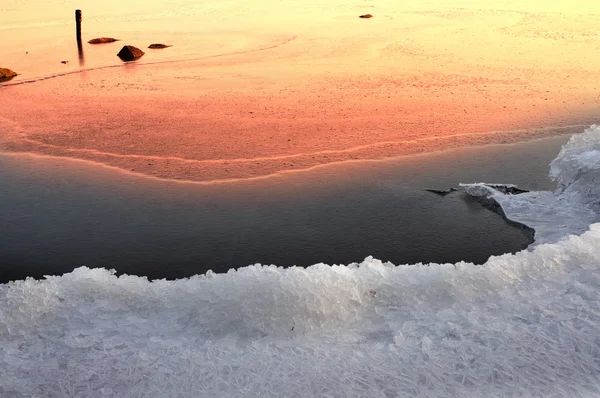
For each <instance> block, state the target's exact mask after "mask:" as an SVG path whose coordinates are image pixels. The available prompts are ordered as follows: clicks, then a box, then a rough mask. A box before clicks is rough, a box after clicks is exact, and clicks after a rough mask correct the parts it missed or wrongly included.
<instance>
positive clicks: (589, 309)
mask: <svg viewBox="0 0 600 398" xmlns="http://www.w3.org/2000/svg"><path fill="white" fill-rule="evenodd" d="M584 134H585V135H586V137H589V140H590V141H589V142H588V143H591V144H589V145H588V144H581V145H580V143H581V142H582V141H585V140H582V139H581V138H582V137H579V138H575V139H573V140H571V141H570V142H569V143H568V144H567V145H566V146H565V148H564V149H563V151H561V155H559V157H558V158H557V160H555V161H554V162H553V175H555V176H556V178H557V179H558V180H559V185H560V187H559V189H558V190H557V191H556V192H555V193H530V194H526V195H528V196H526V198H528V200H527V201H525V200H522V199H520V198H521V197H522V196H523V195H516V196H510V195H506V198H508V199H507V202H506V203H509V204H510V203H512V202H511V201H514V200H519V201H521V202H520V203H524V205H522V207H521V208H520V211H521V214H523V215H526V213H527V211H530V212H535V211H537V209H539V208H544V207H547V206H549V205H548V203H554V204H556V203H559V204H561V205H562V206H563V207H564V208H563V207H560V206H559V205H558V204H556V207H555V209H556V211H562V212H564V214H570V216H569V217H571V218H568V217H567V218H566V219H568V220H575V218H576V216H577V214H578V213H577V212H578V211H579V210H578V209H585V210H586V211H585V212H584V213H583V214H582V219H581V220H579V221H580V222H581V224H578V226H577V228H583V225H584V224H585V223H586V222H588V221H589V218H586V217H588V216H591V214H592V213H593V212H594V209H595V206H597V200H598V197H597V196H596V198H594V197H593V195H594V192H596V191H594V187H586V186H585V185H586V183H587V182H591V183H593V182H594V181H595V180H594V177H593V176H592V175H591V174H594V173H595V172H596V171H595V170H596V169H595V168H594V167H595V165H596V164H597V163H596V162H595V160H594V159H593V155H592V154H593V151H594V150H595V149H589V148H590V147H593V146H594V145H596V144H595V143H596V142H598V141H597V136H598V134H600V130H599V129H598V128H596V127H592V128H591V129H589V130H587V131H586V133H584ZM594 137H596V138H594ZM583 138H585V137H583ZM586 139H587V138H586ZM569 148H571V149H572V151H571V150H570V149H569ZM584 159H585V160H584ZM575 169H578V170H575ZM555 170H556V171H555ZM586 181H587V182H586ZM467 189H468V190H471V191H477V190H480V193H481V192H483V194H489V193H492V194H493V195H494V197H495V198H496V197H497V194H496V193H494V192H491V191H487V193H486V192H485V191H486V190H489V188H488V187H486V186H485V185H484V184H474V185H472V186H470V187H467ZM535 195H537V196H535ZM561 197H565V198H567V199H565V200H564V201H563V202H560V201H559V199H560V198H561ZM501 198H502V197H501ZM536 198H537V200H538V201H539V202H540V205H536ZM552 200H554V202H552ZM501 204H502V205H503V206H505V203H502V202H501ZM534 205H535V206H534ZM527 206H530V207H527ZM569 206H575V207H576V208H577V209H576V210H571V209H570V208H569ZM505 208H506V209H507V214H510V212H511V211H512V210H511V208H509V207H505ZM515 208H517V207H515ZM588 211H589V212H591V213H588ZM550 215H552V214H550ZM550 215H549V216H548V218H547V219H546V220H545V222H546V224H545V225H547V226H548V229H550V226H551V225H552V223H553V222H557V220H558V221H560V222H561V223H562V222H564V219H563V218H551V217H550ZM530 217H531V219H536V218H535V217H534V216H533V215H530ZM511 218H512V216H511ZM538 218H539V219H540V220H541V217H539V216H538ZM539 225H543V224H539ZM579 225H580V226H581V227H580V226H579ZM555 226H557V227H560V228H563V227H564V229H560V231H561V233H566V232H569V231H572V229H569V228H574V227H572V226H571V225H566V226H563V225H562V224H561V225H560V226H559V225H555ZM399 228H400V226H399ZM585 229H587V231H586V232H584V233H583V234H581V235H570V236H566V237H562V239H556V240H554V241H553V243H546V244H541V243H540V244H538V245H537V246H536V247H534V248H533V249H532V250H528V251H522V252H519V253H517V254H514V255H510V254H507V255H503V256H498V257H491V258H490V259H489V261H488V262H487V263H486V264H484V265H482V266H475V265H473V264H469V263H457V264H429V265H422V264H417V265H401V266H394V265H393V264H390V263H381V262H380V261H378V260H376V259H373V258H367V259H365V261H364V262H362V263H361V264H350V265H348V266H343V265H338V266H328V265H324V264H317V265H314V266H312V267H309V268H308V269H303V268H288V269H283V268H277V267H275V266H261V265H254V266H249V267H246V268H242V269H240V270H238V271H230V272H229V273H227V274H214V273H210V272H209V273H208V274H206V275H203V276H196V277H193V278H190V279H182V280H176V281H165V280H158V281H153V282H149V281H147V280H146V279H145V278H141V277H136V276H121V277H116V276H115V275H114V272H111V271H108V270H106V269H88V268H78V269H76V270H75V271H73V272H71V273H69V274H65V275H63V276H58V277H47V278H46V279H45V280H41V281H36V280H33V279H28V280H25V281H17V282H11V283H9V284H5V285H0V396H2V397H4V396H6V397H104V396H105V397H147V396H152V397H217V396H223V397H236V396H240V397H242V396H243V397H248V396H256V397H269V396H273V397H280V396H286V397H294V396H332V397H333V396H334V397H354V396H365V397H403V396H418V397H440V396H448V397H490V396H504V397H506V396H519V397H532V396H543V397H594V396H599V395H600V333H599V332H598V325H599V324H600V305H599V304H600V273H599V270H600V223H595V224H592V225H589V228H588V225H586V226H585ZM544 236H545V235H544Z"/></svg>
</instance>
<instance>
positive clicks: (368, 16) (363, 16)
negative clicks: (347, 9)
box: [359, 14, 373, 18]
mask: <svg viewBox="0 0 600 398" xmlns="http://www.w3.org/2000/svg"><path fill="white" fill-rule="evenodd" d="M359 18H373V15H371V14H363V15H361V16H359Z"/></svg>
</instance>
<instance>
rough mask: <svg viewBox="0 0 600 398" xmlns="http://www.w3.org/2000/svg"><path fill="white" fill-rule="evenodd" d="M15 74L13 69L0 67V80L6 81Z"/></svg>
mask: <svg viewBox="0 0 600 398" xmlns="http://www.w3.org/2000/svg"><path fill="white" fill-rule="evenodd" d="M15 76H17V73H16V72H15V71H12V70H10V69H7V68H0V82H7V81H9V80H10V79H12V78H13V77H15Z"/></svg>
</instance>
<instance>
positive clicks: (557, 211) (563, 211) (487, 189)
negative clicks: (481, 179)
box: [461, 125, 600, 246]
mask: <svg viewBox="0 0 600 398" xmlns="http://www.w3.org/2000/svg"><path fill="white" fill-rule="evenodd" d="M550 176H551V177H552V178H553V179H554V180H555V181H556V182H557V185H558V186H557V189H556V190H555V191H554V192H546V191H541V192H540V191H537V192H527V193H523V194H519V195H510V194H504V193H502V192H500V191H499V190H498V189H496V188H497V187H498V186H502V185H505V186H509V185H507V184H487V183H475V184H461V185H462V186H463V187H464V188H465V191H466V192H467V193H468V194H470V195H473V196H484V197H491V198H493V199H494V200H495V201H496V202H498V204H500V206H501V207H502V209H503V210H504V213H505V215H506V216H507V217H508V218H509V219H511V220H513V221H517V222H520V223H523V224H525V225H527V226H529V227H531V228H533V229H534V230H535V244H536V245H537V244H542V243H553V242H557V241H559V240H560V239H562V238H564V237H566V236H569V235H572V234H576V235H578V234H581V233H583V232H585V231H586V230H587V229H588V226H589V225H590V224H592V223H594V222H599V221H600V126H596V125H592V126H591V127H590V128H588V129H586V130H585V131H584V132H583V133H581V134H575V135H573V136H572V137H571V138H570V140H569V142H567V144H565V145H564V146H563V148H562V149H561V151H560V153H559V154H558V156H557V157H556V159H554V160H553V161H552V163H551V164H550ZM510 186H512V187H514V186H513V185H510ZM534 246H535V245H534Z"/></svg>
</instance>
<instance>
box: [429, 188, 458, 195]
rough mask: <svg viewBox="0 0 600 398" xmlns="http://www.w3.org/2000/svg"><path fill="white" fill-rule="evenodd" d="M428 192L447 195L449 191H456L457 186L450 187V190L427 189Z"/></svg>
mask: <svg viewBox="0 0 600 398" xmlns="http://www.w3.org/2000/svg"><path fill="white" fill-rule="evenodd" d="M426 191H427V192H432V193H434V194H436V195H440V196H446V195H448V194H449V193H452V192H456V188H450V189H448V190H443V189H426Z"/></svg>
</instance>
